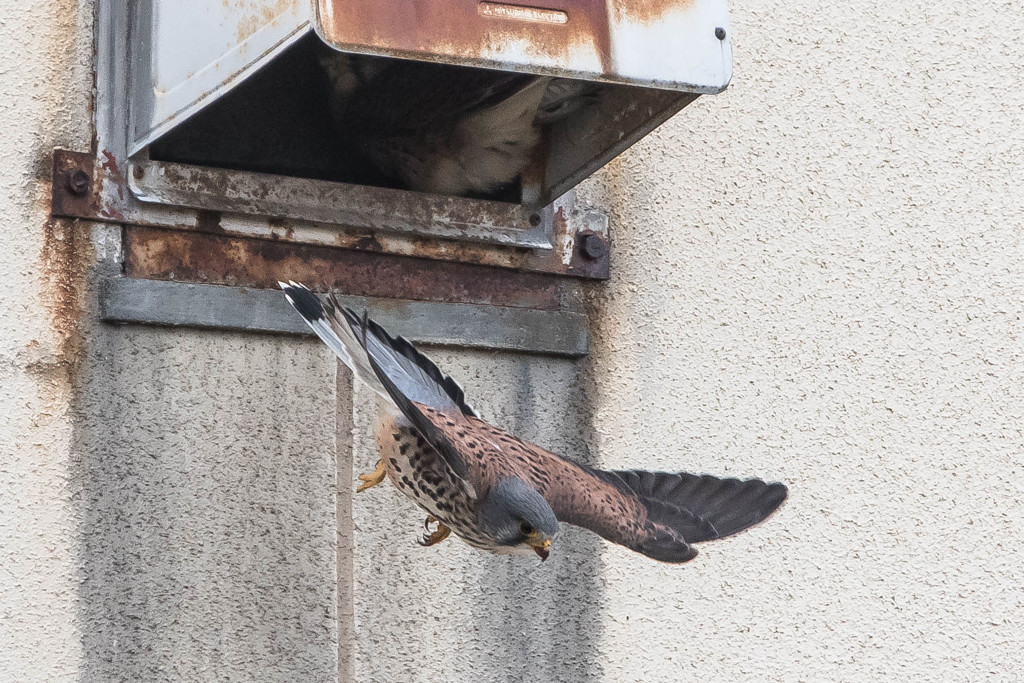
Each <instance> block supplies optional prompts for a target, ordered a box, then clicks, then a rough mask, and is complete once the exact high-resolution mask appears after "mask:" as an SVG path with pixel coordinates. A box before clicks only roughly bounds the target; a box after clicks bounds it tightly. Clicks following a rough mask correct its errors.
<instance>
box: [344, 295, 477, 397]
mask: <svg viewBox="0 0 1024 683" xmlns="http://www.w3.org/2000/svg"><path fill="white" fill-rule="evenodd" d="M340 310H341V312H342V314H343V315H344V316H345V321H346V322H347V323H348V325H349V327H350V328H351V331H352V333H353V335H354V336H355V338H356V339H357V340H358V341H359V343H360V345H361V347H362V348H364V349H365V350H366V355H367V356H369V357H370V358H372V359H373V362H374V363H375V364H376V366H377V369H378V370H379V372H381V373H383V374H384V375H386V377H387V378H388V380H389V381H390V382H391V384H392V385H394V388H395V389H397V390H398V391H399V392H401V393H402V395H404V396H405V398H407V399H408V400H410V401H414V402H416V403H422V404H423V405H427V406H430V407H431V408H435V409H437V410H441V411H455V412H459V413H462V414H464V415H472V416H473V417H476V416H477V415H476V411H475V410H473V408H472V407H471V406H470V405H469V404H467V403H466V398H465V393H464V392H463V391H462V387H461V386H459V383H458V382H456V381H455V380H454V379H452V378H451V377H449V376H447V375H445V374H444V373H442V372H441V370H440V369H439V368H438V367H437V366H436V365H435V364H434V362H433V361H431V360H430V359H429V358H427V357H426V356H424V355H423V354H422V353H420V352H419V351H418V350H417V349H416V347H415V346H413V345H412V344H411V343H409V342H408V341H407V340H406V339H405V338H403V337H392V336H391V335H390V334H388V331H387V330H385V329H384V328H383V327H381V326H380V325H378V324H377V323H376V322H374V321H373V320H371V319H370V318H368V317H366V316H365V315H364V316H363V317H359V316H358V315H356V313H355V311H353V310H352V309H350V308H340ZM368 365H369V364H368Z"/></svg>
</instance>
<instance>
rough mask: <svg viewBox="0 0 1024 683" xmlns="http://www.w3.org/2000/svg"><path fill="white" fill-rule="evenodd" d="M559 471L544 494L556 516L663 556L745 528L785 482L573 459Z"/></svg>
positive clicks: (780, 497)
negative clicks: (604, 466)
mask: <svg viewBox="0 0 1024 683" xmlns="http://www.w3.org/2000/svg"><path fill="white" fill-rule="evenodd" d="M555 457H557V456H555ZM565 474H566V476H565V477H564V478H563V479H562V480H561V481H559V482H558V483H557V485H555V486H552V488H551V490H550V491H549V492H548V493H547V494H546V495H545V497H546V498H547V500H548V502H549V504H550V505H551V507H552V509H553V510H554V511H555V515H556V516H557V517H558V519H559V520H561V521H564V522H567V523H569V524H574V525H576V526H581V527H583V528H585V529H589V530H591V531H593V532H595V533H597V534H598V535H600V536H601V537H603V538H605V539H606V540H609V541H611V542H612V543H618V544H619V545H623V546H625V547H627V548H630V549H632V550H635V551H637V552H640V553H643V554H644V555H647V556H648V557H652V558H654V559H656V560H661V561H663V562H687V561H689V560H691V559H693V558H694V557H696V556H697V550H696V549H695V548H693V547H692V545H691V544H693V543H701V542H703V541H712V540H715V539H719V538H724V537H726V536H731V535H732V534H735V533H739V532H740V531H743V530H744V529H748V528H750V527H752V526H754V525H755V524H758V523H759V522H761V521H763V520H764V519H766V518H767V517H768V516H769V515H771V514H772V513H773V512H774V511H775V510H776V509H777V508H778V507H779V506H780V505H781V504H782V502H783V501H784V500H785V499H786V496H787V489H786V487H785V486H784V485H782V484H779V483H771V484H769V483H766V482H764V481H761V480H760V479H747V480H740V479H720V478H718V477H713V476H711V475H706V474H705V475H696V474H689V473H686V472H678V473H668V472H646V471H642V470H626V471H610V472H609V471H603V470H596V469H592V468H589V467H584V466H573V464H572V463H570V467H568V468H565Z"/></svg>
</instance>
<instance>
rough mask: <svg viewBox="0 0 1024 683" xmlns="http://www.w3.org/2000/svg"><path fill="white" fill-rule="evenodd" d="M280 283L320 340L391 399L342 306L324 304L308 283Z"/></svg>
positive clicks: (373, 387)
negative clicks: (347, 320)
mask: <svg viewBox="0 0 1024 683" xmlns="http://www.w3.org/2000/svg"><path fill="white" fill-rule="evenodd" d="M278 284H279V285H280V286H281V289H282V290H284V295H285V298H287V299H288V303H290V304H291V305H292V306H293V307H294V308H295V310H296V311H297V312H298V313H299V315H301V316H302V319H303V320H305V321H306V324H307V325H309V327H310V329H312V330H313V331H314V332H315V333H316V336H318V337H320V340H321V341H323V343H324V344H326V345H327V347H328V348H329V349H331V351H333V352H334V355H336V356H337V357H338V358H339V359H340V360H341V362H342V363H344V364H345V365H346V366H347V367H348V369H349V370H351V371H352V373H353V374H354V375H355V376H356V377H358V378H359V379H360V380H362V381H363V382H364V383H365V384H366V385H367V386H368V387H370V388H371V389H373V390H374V391H375V392H376V393H377V394H378V395H379V396H382V397H384V398H386V399H387V400H388V401H391V397H390V396H389V395H388V392H387V391H386V390H385V389H384V387H383V385H381V383H380V380H379V379H377V375H376V373H374V371H373V368H372V367H371V366H370V362H369V360H368V359H367V358H366V352H365V351H364V350H363V346H362V344H361V343H360V341H359V340H358V339H356V336H355V334H354V333H353V332H352V328H351V327H349V325H348V323H347V322H346V321H345V319H344V318H343V317H342V316H341V315H340V314H339V312H338V311H339V309H338V307H337V305H336V304H335V302H334V301H333V299H330V300H328V301H327V303H326V305H325V304H324V303H323V302H321V300H320V298H319V297H318V296H317V295H316V294H314V293H313V292H311V291H310V290H309V289H308V288H307V287H306V286H305V285H301V284H299V283H297V282H289V283H287V284H285V283H284V282H279V283H278Z"/></svg>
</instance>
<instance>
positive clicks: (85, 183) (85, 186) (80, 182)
mask: <svg viewBox="0 0 1024 683" xmlns="http://www.w3.org/2000/svg"><path fill="white" fill-rule="evenodd" d="M64 185H65V186H66V187H67V188H68V192H70V193H71V194H77V195H83V194H85V193H86V192H88V191H89V174H88V173H86V172H85V171H83V170H82V169H80V168H73V169H71V170H70V171H68V172H67V175H66V176H65V178H64Z"/></svg>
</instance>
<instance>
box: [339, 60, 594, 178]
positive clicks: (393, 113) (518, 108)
mask: <svg viewBox="0 0 1024 683" xmlns="http://www.w3.org/2000/svg"><path fill="white" fill-rule="evenodd" d="M320 64H321V66H322V67H323V70H324V73H325V74H326V76H327V84H328V91H329V97H330V102H331V110H332V114H333V116H334V120H335V122H336V124H337V127H338V131H339V133H340V135H341V136H342V138H343V139H344V140H346V141H347V142H348V143H349V145H350V146H351V147H352V148H353V149H354V150H356V151H358V152H359V153H360V154H362V155H363V156H365V157H366V159H368V160H369V161H370V162H371V163H372V164H373V165H374V166H376V168H377V169H378V170H379V171H380V172H382V173H383V174H385V175H386V176H388V177H390V178H392V179H394V180H395V181H396V182H397V183H399V184H401V185H402V186H404V187H406V188H407V189H410V190H416V191H418V192H431V193H435V194H444V195H456V196H468V197H492V196H494V195H496V194H501V193H502V191H503V190H506V189H508V188H509V187H511V186H514V185H515V184H516V183H517V182H518V181H519V178H520V175H521V174H522V172H523V171H524V170H525V169H526V167H527V166H528V165H529V164H530V163H531V161H533V155H534V153H535V150H536V148H537V145H538V143H539V142H540V139H541V129H542V128H543V127H544V126H547V125H550V124H552V123H554V122H555V121H558V120H560V119H562V118H565V117H566V116H569V115H570V114H572V113H573V112H575V111H577V110H579V109H580V108H581V107H584V106H588V105H589V104H592V103H593V102H595V101H596V98H597V95H598V86H597V85H596V84H593V83H587V82H585V81H576V80H570V79H566V78H550V77H546V76H532V75H529V74H519V73H510V72H504V71H495V70H489V69H478V68H470V67H459V66H453V65H448V64H436V63H432V62H417V61H408V60H401V59H390V58H384V57H371V56H366V55H356V54H349V53H344V52H337V51H335V50H327V51H325V52H323V54H322V55H321V56H320Z"/></svg>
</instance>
